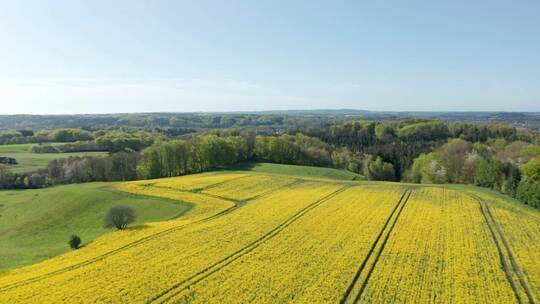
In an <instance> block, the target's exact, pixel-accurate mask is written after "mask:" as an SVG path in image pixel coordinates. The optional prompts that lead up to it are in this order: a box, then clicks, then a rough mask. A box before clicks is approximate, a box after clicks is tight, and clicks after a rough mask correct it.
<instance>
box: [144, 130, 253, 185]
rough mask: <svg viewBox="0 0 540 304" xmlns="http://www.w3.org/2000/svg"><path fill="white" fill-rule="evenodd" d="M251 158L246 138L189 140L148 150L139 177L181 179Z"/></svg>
mask: <svg viewBox="0 0 540 304" xmlns="http://www.w3.org/2000/svg"><path fill="white" fill-rule="evenodd" d="M250 156H251V154H250V150H249V148H248V143H247V141H246V139H245V138H243V137H240V136H223V137H221V136H217V135H215V134H208V135H202V136H198V137H196V138H194V139H192V140H190V141H184V140H173V141H169V142H164V143H158V144H156V145H154V146H152V147H149V148H147V149H145V150H144V151H143V152H142V155H141V161H140V162H139V165H138V166H137V174H138V176H139V177H140V178H143V179H147V178H156V177H168V176H178V175H183V174H188V173H194V172H203V171H206V170H209V169H212V168H217V167H220V166H227V165H232V164H236V163H239V162H242V161H246V160H248V159H249V158H250Z"/></svg>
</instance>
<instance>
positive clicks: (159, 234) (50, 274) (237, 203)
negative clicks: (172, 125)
mask: <svg viewBox="0 0 540 304" xmlns="http://www.w3.org/2000/svg"><path fill="white" fill-rule="evenodd" d="M236 179H239V178H235V180H236ZM228 181H230V180H228ZM303 182H304V180H301V179H300V180H298V179H297V180H295V181H294V182H292V183H290V184H287V185H284V186H281V187H277V188H274V189H272V190H271V191H267V192H264V193H263V194H264V195H268V194H271V193H273V192H275V191H279V190H281V189H285V188H288V187H293V186H295V185H298V184H301V183H303ZM218 184H223V182H220V183H218ZM141 186H143V187H153V188H159V187H154V186H151V185H141ZM211 186H214V184H213V185H211ZM167 189H169V190H174V191H178V192H184V193H191V194H195V195H201V196H208V197H212V198H218V199H221V200H225V201H229V202H232V203H233V204H234V205H233V206H231V207H229V208H227V209H225V210H222V211H220V212H218V213H216V214H213V215H211V216H209V217H206V218H203V219H200V220H196V221H194V222H190V223H186V224H184V225H180V226H176V227H171V228H168V229H165V230H162V231H159V232H156V233H153V234H150V235H147V236H145V237H143V238H141V239H138V240H136V241H133V242H131V243H128V244H126V245H124V246H121V247H118V248H116V249H114V250H111V251H108V252H106V253H103V254H100V255H98V256H95V257H93V258H91V259H88V260H86V261H83V262H80V263H76V264H73V265H71V266H68V267H64V268H61V269H58V270H55V271H52V272H48V273H44V274H42V275H39V276H35V277H32V278H29V279H24V280H21V281H18V282H14V283H10V284H7V285H4V286H0V292H3V291H8V290H11V289H14V288H17V287H20V286H24V285H28V284H31V283H35V282H38V281H41V280H44V279H47V278H50V277H53V276H56V275H60V274H63V273H66V272H69V271H73V270H76V269H79V268H82V267H84V266H88V265H91V264H94V263H96V262H99V261H101V260H103V259H105V258H107V257H110V256H113V255H115V254H118V253H119V252H122V251H125V250H127V249H130V248H133V247H136V246H138V245H140V244H144V243H146V242H148V241H151V240H154V239H157V238H159V237H162V236H165V235H168V234H170V233H173V232H176V231H179V230H182V229H185V228H188V227H190V226H193V225H195V224H200V223H204V222H208V221H211V220H214V219H216V218H219V217H222V216H224V215H227V214H229V213H231V212H233V211H235V210H237V209H239V208H241V207H242V206H244V205H245V204H246V203H247V201H248V200H245V201H241V200H233V199H230V198H226V197H221V196H217V195H209V194H206V193H201V192H193V191H188V190H178V189H171V188H167ZM205 189H206V188H205ZM263 194H260V195H256V196H255V197H256V198H260V197H263V196H264V195H263ZM252 199H253V198H250V199H249V200H252Z"/></svg>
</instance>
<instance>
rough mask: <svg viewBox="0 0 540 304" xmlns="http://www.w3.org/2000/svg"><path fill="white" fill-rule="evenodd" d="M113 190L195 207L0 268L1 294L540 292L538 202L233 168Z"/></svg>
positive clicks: (253, 296) (326, 298) (349, 297)
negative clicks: (81, 245) (75, 247)
mask: <svg viewBox="0 0 540 304" xmlns="http://www.w3.org/2000/svg"><path fill="white" fill-rule="evenodd" d="M119 189H121V190H123V191H126V192H129V193H136V194H140V195H153V196H156V197H162V198H168V199H174V200H181V201H189V202H192V203H193V208H192V209H191V210H190V211H189V212H188V213H186V214H185V215H184V216H182V217H180V218H178V219H174V220H170V221H165V222H160V223H153V224H148V225H145V226H144V227H141V228H140V229H132V230H130V231H121V232H116V233H111V234H106V235H104V236H103V237H101V238H99V239H97V240H96V241H94V242H92V243H91V244H89V245H88V246H86V247H85V248H82V249H80V250H77V251H71V252H69V253H67V254H64V255H61V256H58V257H56V258H53V259H50V260H47V261H44V262H42V263H40V264H36V265H32V266H29V267H25V268H22V269H18V270H14V271H11V272H9V273H6V274H4V275H1V276H0V302H3V303H19V302H20V303H25V302H39V301H44V300H46V301H48V302H61V301H63V300H65V299H67V298H69V301H72V302H87V303H94V302H112V303H120V302H124V303H171V302H172V303H209V302H219V303H230V302H238V303H246V302H256V303H286V302H295V303H338V302H342V303H357V302H358V301H360V302H362V303H363V302H367V303H404V302H409V303H430V302H441V303H532V302H535V299H538V298H540V264H539V263H538V261H539V260H540V213H539V212H538V211H537V210H533V209H531V208H526V207H524V206H520V205H518V204H514V203H513V202H509V201H507V200H506V199H505V198H504V197H502V196H493V195H491V194H490V193H489V192H483V191H477V190H476V188H473V187H470V188H467V189H457V190H454V189H449V188H447V187H436V186H433V187H426V186H419V187H417V186H412V185H405V184H398V183H375V182H371V183H365V182H350V181H342V180H328V179H327V180H322V179H304V178H298V177H297V176H285V175H275V174H261V173H256V174H255V173H250V172H248V171H241V172H239V171H234V172H231V171H229V172H218V173H205V174H195V175H191V176H184V177H177V178H167V179H158V180H148V181H137V182H130V183H125V184H121V185H120V186H119ZM74 290H76V291H77V292H76V293H74V292H73V291H74Z"/></svg>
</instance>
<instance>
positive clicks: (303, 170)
mask: <svg viewBox="0 0 540 304" xmlns="http://www.w3.org/2000/svg"><path fill="white" fill-rule="evenodd" d="M227 169H228V170H239V171H254V172H262V173H273V174H285V175H291V176H298V177H309V178H324V179H335V180H362V179H363V177H362V176H361V175H358V174H356V173H353V172H350V171H347V170H340V169H332V168H323V167H310V166H296V165H282V164H271V163H243V164H239V165H236V166H232V167H230V168H227Z"/></svg>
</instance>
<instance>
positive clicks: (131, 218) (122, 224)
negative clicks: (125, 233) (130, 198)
mask: <svg viewBox="0 0 540 304" xmlns="http://www.w3.org/2000/svg"><path fill="white" fill-rule="evenodd" d="M135 219H136V214H135V210H134V209H133V208H131V207H128V206H124V205H116V206H114V207H112V208H111V209H109V211H108V212H107V214H106V215H105V223H104V227H105V228H113V227H115V228H116V229H118V230H121V229H124V228H126V227H127V225H128V224H130V223H133V222H135Z"/></svg>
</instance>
